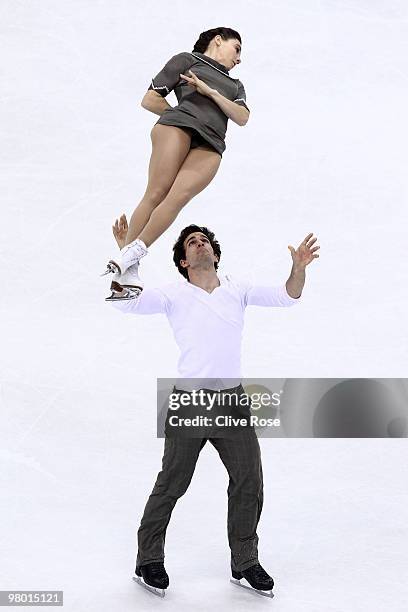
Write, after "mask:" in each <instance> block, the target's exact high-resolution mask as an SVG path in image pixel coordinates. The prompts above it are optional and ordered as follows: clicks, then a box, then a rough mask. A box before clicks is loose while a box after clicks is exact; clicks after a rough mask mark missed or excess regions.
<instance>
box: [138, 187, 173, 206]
mask: <svg viewBox="0 0 408 612" xmlns="http://www.w3.org/2000/svg"><path fill="white" fill-rule="evenodd" d="M169 191H170V186H167V185H148V187H147V189H146V192H145V195H144V197H143V200H144V201H145V202H146V204H147V205H148V206H149V207H150V208H152V209H153V208H156V206H158V205H159V204H160V203H161V202H162V201H163V200H164V198H165V197H166V196H167V194H168V193H169Z"/></svg>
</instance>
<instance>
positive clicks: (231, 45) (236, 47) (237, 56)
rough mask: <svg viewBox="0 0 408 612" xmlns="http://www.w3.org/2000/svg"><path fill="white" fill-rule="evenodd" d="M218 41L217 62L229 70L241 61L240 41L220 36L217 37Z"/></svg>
mask: <svg viewBox="0 0 408 612" xmlns="http://www.w3.org/2000/svg"><path fill="white" fill-rule="evenodd" d="M219 41H220V44H219V47H218V56H219V58H220V59H219V62H220V64H222V65H223V66H225V67H226V68H228V70H231V69H232V68H234V66H235V65H236V64H239V63H240V62H241V43H240V42H239V40H238V39H237V38H229V39H228V40H224V39H223V38H221V36H220V37H219Z"/></svg>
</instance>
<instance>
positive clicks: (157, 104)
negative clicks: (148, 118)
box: [141, 89, 173, 115]
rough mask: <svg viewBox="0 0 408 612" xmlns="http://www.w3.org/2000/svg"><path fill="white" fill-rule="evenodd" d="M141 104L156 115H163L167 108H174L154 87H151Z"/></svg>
mask: <svg viewBox="0 0 408 612" xmlns="http://www.w3.org/2000/svg"><path fill="white" fill-rule="evenodd" d="M141 106H142V107H143V108H145V109H146V110H148V111H150V112H151V113H154V114H155V115H162V114H163V113H164V111H165V110H168V109H169V108H173V107H172V106H170V104H169V103H168V102H167V101H166V99H165V98H163V96H162V95H161V94H159V93H158V92H157V91H154V89H149V90H148V91H147V92H146V93H145V95H144V96H143V99H142V101H141Z"/></svg>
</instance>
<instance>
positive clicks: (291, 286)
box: [286, 233, 320, 299]
mask: <svg viewBox="0 0 408 612" xmlns="http://www.w3.org/2000/svg"><path fill="white" fill-rule="evenodd" d="M316 241H317V238H314V237H313V233H311V234H308V235H307V236H306V238H305V239H304V240H303V242H301V243H300V245H299V246H298V248H297V249H295V248H294V247H293V246H292V245H289V246H288V249H289V251H290V254H291V256H292V261H293V264H292V270H291V273H290V276H289V278H288V280H287V281H286V291H287V292H288V295H290V297H291V298H294V299H297V298H300V296H301V295H302V291H303V287H304V286H305V279H306V266H308V265H309V264H310V263H311V262H312V261H313V260H314V259H317V258H318V257H319V255H318V254H317V253H316V251H317V250H319V249H320V247H319V246H313V245H314V244H315V242H316Z"/></svg>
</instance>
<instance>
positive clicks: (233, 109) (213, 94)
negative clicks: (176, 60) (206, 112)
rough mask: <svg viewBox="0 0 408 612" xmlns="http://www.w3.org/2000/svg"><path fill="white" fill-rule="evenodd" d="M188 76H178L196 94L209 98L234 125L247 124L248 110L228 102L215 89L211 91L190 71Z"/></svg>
mask: <svg viewBox="0 0 408 612" xmlns="http://www.w3.org/2000/svg"><path fill="white" fill-rule="evenodd" d="M189 75H190V76H187V75H186V74H180V76H181V77H182V78H183V79H185V80H186V81H187V83H189V84H190V85H192V86H193V87H194V89H195V90H196V91H197V92H198V93H200V94H202V95H203V96H207V97H208V98H211V100H213V101H214V102H215V103H216V104H218V106H219V107H220V109H221V110H222V112H223V113H224V114H225V115H227V117H229V119H231V120H232V121H233V122H234V123H237V124H238V125H241V126H243V125H245V124H246V123H247V121H248V119H249V110H248V109H247V108H245V106H241V105H240V104H236V103H235V102H233V101H231V100H228V98H226V97H225V96H223V95H222V94H220V92H219V91H217V90H216V89H211V87H208V85H207V84H206V83H204V81H202V80H201V79H199V78H198V77H197V76H196V75H195V74H194V72H192V71H191V70H189Z"/></svg>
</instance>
